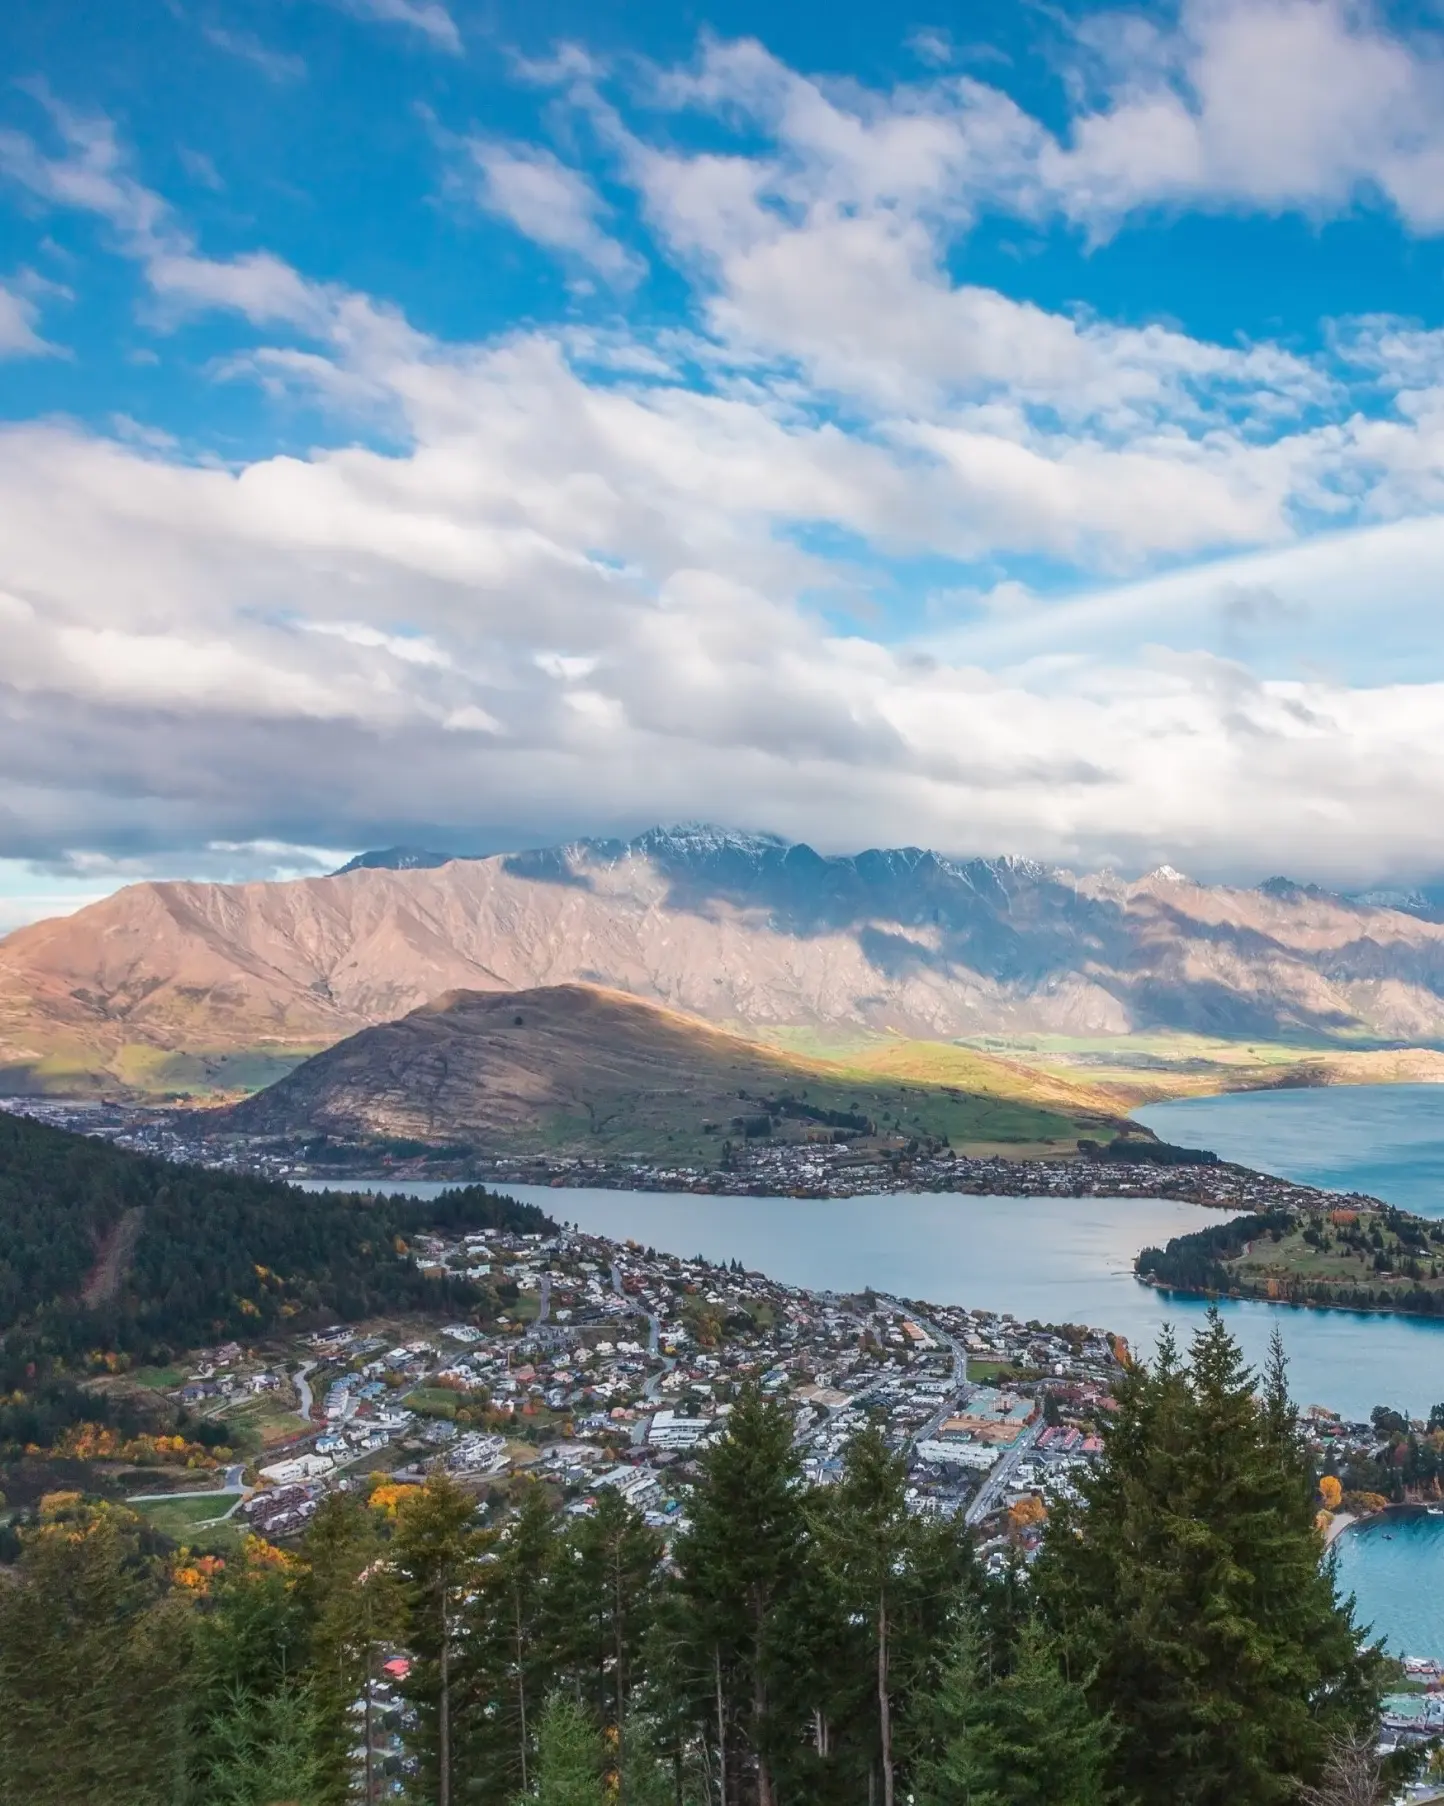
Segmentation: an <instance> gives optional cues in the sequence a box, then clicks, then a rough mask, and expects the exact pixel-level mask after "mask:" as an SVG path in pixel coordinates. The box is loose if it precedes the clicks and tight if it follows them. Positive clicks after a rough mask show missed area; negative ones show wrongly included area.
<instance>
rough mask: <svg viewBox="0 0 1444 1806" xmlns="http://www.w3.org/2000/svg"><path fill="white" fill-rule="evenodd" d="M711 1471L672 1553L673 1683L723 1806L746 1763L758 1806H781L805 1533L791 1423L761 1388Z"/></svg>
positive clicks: (747, 1399)
mask: <svg viewBox="0 0 1444 1806" xmlns="http://www.w3.org/2000/svg"><path fill="white" fill-rule="evenodd" d="M701 1465H702V1473H701V1478H700V1480H699V1481H698V1483H697V1484H696V1486H695V1487H694V1488H693V1489H692V1493H691V1496H690V1499H689V1501H688V1518H689V1528H688V1530H687V1533H686V1534H685V1535H684V1536H682V1537H680V1538H679V1539H678V1541H677V1546H676V1549H675V1551H674V1559H675V1562H676V1565H677V1570H678V1578H677V1585H676V1595H675V1598H674V1600H673V1602H672V1609H671V1611H670V1612H669V1616H668V1622H669V1625H670V1627H671V1631H672V1637H671V1647H670V1656H669V1666H670V1668H671V1674H670V1676H669V1679H670V1681H671V1683H672V1685H673V1686H674V1687H675V1688H676V1689H677V1690H678V1691H679V1692H681V1693H683V1694H684V1695H685V1697H686V1698H687V1700H688V1702H689V1705H690V1707H691V1710H692V1715H693V1721H694V1723H695V1724H696V1726H697V1728H698V1730H699V1732H700V1733H701V1734H702V1735H704V1736H706V1737H707V1738H708V1740H709V1741H711V1742H713V1743H714V1746H715V1749H716V1752H717V1754H716V1760H717V1766H718V1774H719V1786H718V1796H719V1797H718V1806H735V1802H736V1801H737V1798H738V1785H739V1777H740V1775H741V1773H742V1772H743V1770H744V1768H750V1769H751V1771H752V1774H753V1777H754V1779H755V1788H756V1797H757V1801H758V1806H772V1800H773V1784H772V1769H773V1765H774V1762H775V1759H776V1755H777V1751H778V1748H779V1746H782V1745H784V1744H785V1745H788V1746H790V1745H791V1743H792V1732H793V1727H792V1726H791V1725H788V1724H785V1723H779V1722H778V1718H777V1714H776V1712H775V1710H774V1703H773V1698H772V1691H773V1688H772V1682H773V1676H774V1674H775V1671H776V1669H777V1666H778V1664H779V1662H780V1661H781V1660H782V1659H783V1654H784V1652H783V1651H782V1650H781V1649H780V1648H779V1646H778V1630H779V1626H780V1624H781V1621H782V1614H783V1608H784V1605H785V1602H786V1600H787V1598H788V1595H789V1593H790V1591H791V1589H792V1588H793V1587H794V1586H795V1585H796V1583H797V1578H798V1574H799V1570H800V1565H801V1561H802V1552H803V1549H804V1546H805V1542H806V1536H807V1527H806V1521H805V1517H804V1513H803V1505H802V1495H801V1491H800V1488H799V1485H798V1464H797V1457H796V1455H795V1454H794V1452H793V1447H792V1423H791V1419H790V1418H789V1417H788V1415H787V1413H786V1412H785V1411H784V1410H782V1408H781V1407H780V1406H779V1405H777V1404H776V1403H774V1402H773V1401H771V1400H769V1399H764V1398H763V1397H762V1395H761V1393H760V1391H759V1390H758V1388H757V1387H756V1386H754V1385H749V1386H746V1387H744V1388H743V1390H742V1393H741V1395H740V1396H739V1398H738V1400H737V1402H736V1404H735V1405H734V1406H733V1407H732V1411H731V1413H730V1415H729V1418H728V1425H727V1434H726V1436H725V1437H724V1438H723V1439H722V1441H721V1442H720V1443H718V1444H717V1445H716V1446H715V1447H714V1448H712V1449H710V1450H709V1451H708V1452H707V1454H706V1455H704V1456H703V1458H702V1464H701ZM738 1746H740V1747H738Z"/></svg>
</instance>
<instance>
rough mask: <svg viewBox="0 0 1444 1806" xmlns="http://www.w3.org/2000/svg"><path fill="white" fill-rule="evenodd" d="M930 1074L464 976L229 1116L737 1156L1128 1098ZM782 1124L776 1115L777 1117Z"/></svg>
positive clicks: (1012, 1140)
mask: <svg viewBox="0 0 1444 1806" xmlns="http://www.w3.org/2000/svg"><path fill="white" fill-rule="evenodd" d="M938 1051H939V1053H940V1054H948V1055H953V1056H955V1057H953V1058H951V1059H944V1060H940V1061H939V1063H938V1064H937V1066H936V1067H935V1069H934V1071H935V1075H936V1076H935V1077H933V1078H932V1079H930V1080H928V1081H925V1082H916V1081H914V1080H913V1079H911V1078H910V1077H908V1076H906V1072H907V1069H908V1065H909V1062H908V1059H907V1057H904V1058H903V1060H902V1061H901V1064H902V1066H903V1068H904V1070H903V1071H902V1072H899V1073H896V1074H894V1073H891V1072H888V1071H887V1070H886V1067H885V1065H883V1066H880V1067H879V1068H878V1069H875V1070H870V1069H868V1067H867V1066H866V1065H865V1064H856V1065H854V1064H844V1063H842V1062H840V1061H839V1062H829V1061H823V1060H818V1059H808V1058H805V1057H803V1056H802V1055H800V1054H796V1053H788V1052H784V1051H782V1050H779V1049H775V1048H768V1047H760V1046H758V1045H757V1044H756V1043H755V1042H751V1041H746V1040H743V1039H742V1038H741V1037H740V1036H737V1035H733V1034H728V1033H726V1032H724V1031H723V1030H721V1029H718V1028H714V1027H712V1026H711V1025H710V1024H708V1023H705V1022H700V1021H698V1020H697V1019H696V1018H694V1017H688V1016H683V1015H680V1014H679V1013H677V1012H676V1011H673V1010H666V1009H662V1008H659V1007H658V1006H657V1005H656V1004H651V1003H644V1002H642V1001H641V1000H640V999H638V998H635V997H628V996H624V995H622V994H621V993H619V992H616V991H607V990H603V989H601V988H599V987H596V986H588V985H557V986H551V987H548V988H546V989H542V990H535V991H522V992H513V993H510V994H504V995H498V994H496V993H495V992H478V991H462V992H457V993H454V994H452V995H450V996H447V997H443V998H440V999H438V1000H437V1002H436V1003H434V1004H429V1005H427V1006H426V1007H425V1008H423V1009H419V1010H415V1011H413V1012H412V1013H411V1014H410V1015H409V1016H405V1017H403V1018H402V1019H401V1020H400V1021H399V1022H391V1023H385V1024H383V1025H382V1026H380V1027H377V1028H371V1029H366V1030H363V1032H362V1033H361V1034H359V1035H354V1036H352V1037H351V1038H350V1039H349V1040H347V1041H343V1042H342V1043H341V1044H340V1045H339V1046H337V1047H333V1048H330V1049H328V1050H327V1051H326V1052H325V1053H322V1054H318V1055H317V1056H316V1057H315V1058H314V1059H312V1060H309V1061H307V1062H306V1063H305V1065H303V1066H300V1067H298V1068H297V1069H296V1071H294V1072H293V1073H291V1074H290V1075H289V1076H288V1077H287V1078H285V1079H282V1080H281V1081H280V1082H279V1083H277V1084H276V1085H273V1086H272V1087H271V1088H270V1089H269V1090H267V1091H264V1092H261V1093H259V1094H258V1095H257V1096H256V1097H253V1098H250V1099H248V1100H247V1101H246V1102H244V1103H242V1104H239V1105H237V1106H236V1107H234V1108H233V1109H231V1110H228V1111H227V1112H225V1113H224V1114H223V1115H222V1116H221V1117H219V1118H218V1119H217V1121H218V1125H219V1126H221V1127H224V1128H230V1129H233V1130H235V1131H237V1132H239V1133H245V1134H248V1135H269V1136H301V1135H308V1134H309V1135H320V1134H324V1135H328V1136H332V1137H335V1138H338V1139H340V1140H343V1141H353V1142H365V1141H368V1140H369V1141H376V1140H383V1139H387V1140H396V1139H400V1140H417V1141H425V1142H431V1143H436V1142H446V1143H451V1144H456V1143H463V1144H467V1145H470V1146H472V1147H474V1148H475V1149H477V1150H478V1151H483V1152H507V1153H523V1152H525V1153H572V1152H575V1153H591V1154H606V1155H626V1154H635V1155H644V1156H648V1157H652V1158H663V1157H672V1158H676V1159H687V1160H698V1159H700V1160H711V1161H715V1160H717V1159H719V1158H720V1157H721V1154H722V1149H723V1145H724V1143H726V1142H728V1141H731V1142H734V1143H735V1142H737V1141H740V1140H743V1139H746V1138H747V1137H748V1136H749V1135H750V1136H752V1137H754V1138H755V1137H757V1136H758V1135H767V1136H769V1137H770V1138H773V1139H786V1140H801V1139H806V1138H807V1137H809V1136H811V1137H816V1136H819V1135H822V1136H827V1137H829V1138H831V1137H834V1136H838V1135H844V1136H849V1137H859V1138H866V1137H870V1136H901V1137H903V1138H911V1137H913V1136H917V1137H919V1138H923V1137H926V1138H930V1139H933V1138H936V1139H941V1140H947V1141H950V1142H952V1143H953V1144H954V1146H958V1147H978V1146H1001V1147H1012V1148H1015V1149H1018V1150H1020V1151H1021V1150H1022V1149H1024V1148H1029V1149H1031V1148H1038V1147H1043V1148H1048V1147H1063V1146H1066V1147H1067V1148H1068V1150H1069V1151H1070V1152H1071V1151H1072V1150H1073V1149H1074V1147H1075V1146H1076V1143H1077V1141H1078V1138H1079V1137H1080V1136H1098V1135H1100V1133H1102V1134H1103V1135H1104V1137H1105V1138H1106V1137H1107V1136H1111V1135H1112V1134H1114V1133H1116V1132H1117V1130H1118V1128H1119V1127H1120V1121H1119V1118H1118V1115H1117V1113H1116V1112H1114V1111H1111V1110H1109V1109H1108V1106H1107V1100H1106V1099H1102V1098H1101V1097H1100V1096H1099V1095H1098V1094H1097V1093H1094V1092H1092V1091H1090V1090H1089V1089H1087V1088H1086V1087H1082V1086H1073V1087H1070V1086H1069V1085H1067V1084H1066V1083H1065V1082H1064V1081H1061V1080H1051V1081H1049V1082H1048V1083H1047V1085H1046V1086H1045V1087H1044V1088H1043V1089H1044V1090H1045V1094H1046V1096H1047V1097H1048V1100H1049V1102H1048V1105H1047V1107H1040V1105H1039V1104H1037V1103H1034V1102H1032V1101H1030V1100H1029V1095H1028V1083H1027V1078H1026V1075H1024V1074H1021V1073H1020V1072H1019V1071H1018V1070H1017V1069H1013V1068H1007V1067H1004V1066H1002V1065H1001V1063H999V1062H993V1061H989V1060H987V1059H986V1058H985V1057H983V1056H979V1055H976V1054H969V1053H966V1052H964V1051H963V1050H953V1049H940V1050H938ZM764 1125H765V1126H764Z"/></svg>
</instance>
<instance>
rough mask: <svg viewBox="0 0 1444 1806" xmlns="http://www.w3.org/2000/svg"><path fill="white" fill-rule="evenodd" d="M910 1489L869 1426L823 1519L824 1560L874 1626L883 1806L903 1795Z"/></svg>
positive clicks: (848, 1599) (853, 1610) (901, 1466)
mask: <svg viewBox="0 0 1444 1806" xmlns="http://www.w3.org/2000/svg"><path fill="white" fill-rule="evenodd" d="M906 1490H907V1464H906V1462H905V1461H904V1460H903V1459H902V1458H901V1457H900V1456H897V1455H894V1454H893V1453H892V1452H891V1451H890V1450H889V1448H888V1446H887V1444H886V1442H885V1441H884V1440H883V1435H882V1431H881V1430H880V1429H879V1428H878V1426H877V1425H876V1424H869V1425H868V1427H867V1428H866V1429H864V1430H861V1431H859V1432H858V1434H857V1435H856V1436H854V1437H853V1439H852V1441H851V1443H849V1445H848V1449H847V1454H846V1462H845V1467H844V1471H843V1479H842V1483H841V1484H840V1485H839V1486H838V1487H837V1489H836V1491H835V1493H834V1494H833V1495H832V1496H831V1497H829V1498H827V1499H825V1501H824V1507H825V1508H824V1510H823V1511H822V1512H821V1513H819V1514H818V1517H817V1528H818V1533H819V1538H820V1541H821V1544H822V1550H823V1559H824V1561H825V1563H826V1565H827V1567H828V1569H829V1571H830V1573H831V1575H832V1577H833V1580H834V1584H835V1585H836V1586H837V1588H838V1590H839V1594H840V1596H841V1598H842V1600H843V1602H844V1606H845V1608H846V1609H847V1610H848V1612H849V1613H850V1614H851V1615H852V1616H853V1617H854V1618H856V1619H860V1620H861V1621H862V1622H864V1623H865V1624H866V1626H867V1631H868V1643H869V1646H870V1661H871V1666H872V1671H873V1704H874V1711H875V1713H876V1717H875V1724H876V1758H877V1772H878V1774H879V1776H880V1778H881V1782H882V1803H883V1806H894V1800H895V1798H896V1792H897V1766H898V1765H897V1757H896V1752H895V1750H894V1732H895V1725H894V1719H895V1699H896V1693H897V1674H896V1671H895V1661H896V1630H897V1618H898V1616H899V1607H900V1602H901V1595H902V1593H903V1592H904V1590H905V1589H906V1586H907V1580H906V1578H905V1575H906V1566H907V1560H908V1555H909V1553H910V1545H911V1543H912V1540H913V1539H912V1534H911V1526H910V1524H909V1521H908V1514H907V1498H906Z"/></svg>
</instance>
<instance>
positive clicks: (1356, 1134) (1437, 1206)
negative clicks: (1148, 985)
mask: <svg viewBox="0 0 1444 1806" xmlns="http://www.w3.org/2000/svg"><path fill="white" fill-rule="evenodd" d="M1133 1115H1134V1117H1135V1118H1136V1119H1137V1121H1139V1122H1141V1123H1143V1124H1145V1125H1146V1126H1147V1127H1148V1128H1150V1129H1152V1130H1153V1132H1154V1134H1155V1135H1157V1136H1159V1137H1161V1138H1162V1139H1163V1140H1164V1141H1172V1142H1177V1143H1181V1144H1182V1145H1183V1146H1185V1147H1206V1148H1212V1149H1213V1151H1214V1153H1216V1154H1217V1155H1219V1157H1220V1158H1221V1159H1224V1160H1236V1161H1238V1162H1239V1163H1240V1164H1241V1165H1243V1166H1252V1167H1256V1168H1257V1169H1258V1170H1259V1171H1261V1172H1266V1173H1278V1174H1279V1175H1280V1176H1281V1177H1282V1178H1285V1179H1297V1180H1299V1181H1301V1182H1302V1183H1304V1184H1307V1185H1322V1186H1325V1187H1327V1188H1328V1189H1329V1190H1330V1191H1362V1192H1368V1193H1369V1194H1370V1195H1371V1196H1372V1197H1376V1198H1383V1199H1385V1200H1386V1201H1387V1202H1388V1203H1390V1204H1397V1205H1399V1206H1400V1207H1401V1208H1402V1209H1404V1210H1412V1211H1415V1212H1416V1213H1417V1214H1418V1215H1419V1216H1424V1217H1444V1085H1323V1086H1318V1087H1315V1088H1311V1089H1308V1090H1300V1091H1233V1092H1229V1093H1227V1094H1226V1095H1225V1096H1223V1097H1191V1098H1184V1099H1181V1100H1179V1101H1178V1102H1175V1103H1168V1104H1149V1105H1147V1106H1146V1107H1145V1108H1144V1109H1141V1110H1135V1111H1134V1112H1133Z"/></svg>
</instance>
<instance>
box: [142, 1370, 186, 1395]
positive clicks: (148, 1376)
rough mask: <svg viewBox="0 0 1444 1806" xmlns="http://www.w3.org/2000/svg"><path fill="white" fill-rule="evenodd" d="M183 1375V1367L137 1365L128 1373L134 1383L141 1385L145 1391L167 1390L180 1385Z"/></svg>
mask: <svg viewBox="0 0 1444 1806" xmlns="http://www.w3.org/2000/svg"><path fill="white" fill-rule="evenodd" d="M185 1377H186V1375H185V1369H184V1368H183V1367H138V1368H136V1370H135V1372H134V1373H132V1374H131V1375H130V1378H131V1379H132V1380H134V1382H135V1383H136V1385H137V1386H143V1387H144V1388H145V1389H146V1391H147V1392H169V1391H171V1389H172V1388H173V1387H176V1386H179V1385H181V1384H182V1383H183V1382H184V1380H185Z"/></svg>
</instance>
